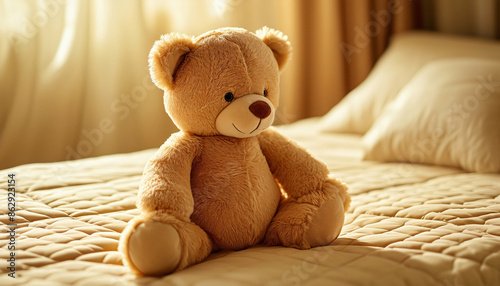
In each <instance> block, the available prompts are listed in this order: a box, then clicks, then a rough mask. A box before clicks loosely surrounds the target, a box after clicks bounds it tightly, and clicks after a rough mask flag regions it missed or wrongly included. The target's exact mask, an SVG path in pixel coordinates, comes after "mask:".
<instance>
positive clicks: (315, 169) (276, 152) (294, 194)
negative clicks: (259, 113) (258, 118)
mask: <svg viewBox="0 0 500 286" xmlns="http://www.w3.org/2000/svg"><path fill="white" fill-rule="evenodd" d="M258 139H259V143H260V147H261V149H262V153H263V154H264V156H265V157H266V159H267V163H268V165H269V168H270V169H271V172H272V173H273V175H274V177H275V178H276V180H277V181H278V182H279V183H280V184H281V186H282V187H283V190H284V191H285V193H286V194H287V195H288V198H291V199H295V200H299V199H300V201H302V202H307V203H313V204H315V205H317V204H321V203H322V200H321V199H320V198H324V195H325V194H323V183H324V181H325V179H326V178H327V176H328V173H329V171H328V168H327V167H326V165H325V164H324V163H323V162H321V161H319V160H318V159H316V158H315V157H314V156H313V155H311V154H310V153H309V152H308V151H306V150H305V149H304V148H302V147H300V146H299V145H297V143H295V142H294V141H292V140H290V139H289V138H287V137H285V136H283V135H281V134H280V133H279V132H278V131H276V129H274V128H269V129H267V130H266V131H264V132H263V133H261V134H259V135H258Z"/></svg>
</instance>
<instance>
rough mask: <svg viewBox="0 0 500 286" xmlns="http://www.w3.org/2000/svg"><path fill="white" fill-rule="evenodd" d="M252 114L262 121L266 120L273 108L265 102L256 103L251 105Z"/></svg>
mask: <svg viewBox="0 0 500 286" xmlns="http://www.w3.org/2000/svg"><path fill="white" fill-rule="evenodd" d="M249 109H250V112H252V114H253V115H255V116H257V117H258V118H260V119H264V118H266V117H268V116H269V114H271V107H269V105H268V104H267V103H266V102H265V101H261V100H259V101H256V102H254V103H252V104H250V107H249Z"/></svg>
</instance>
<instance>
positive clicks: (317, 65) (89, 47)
mask: <svg viewBox="0 0 500 286" xmlns="http://www.w3.org/2000/svg"><path fill="white" fill-rule="evenodd" d="M499 2H500V1H498V0H480V1H473V0H458V1H454V0H436V1H432V0H413V1H412V0H183V1H177V0H170V1H160V0H146V1H139V0H129V1H123V0H106V1H99V0H67V1H66V0H43V1H42V0H39V1H36V0H1V1H0V63H1V65H0V168H6V167H11V166H15V165H19V164H24V163H31V162H51V161H60V160H73V159H79V158H86V157H92V156H99V155H104V154H112V153H121V152H130V151H135V150H142V149H145V148H152V147H158V146H160V145H161V144H162V143H163V142H164V141H165V140H166V139H167V138H168V136H169V135H170V134H171V133H172V132H175V131H177V129H176V127H175V126H174V125H173V124H172V122H171V121H170V119H169V118H168V116H167V115H166V113H165V111H164V109H163V99H162V91H160V90H159V89H157V88H156V87H155V86H154V85H153V84H152V82H151V80H150V78H149V74H148V67H147V56H148V53H149V49H150V48H151V47H152V45H153V43H154V41H155V40H157V39H159V37H160V35H162V34H165V33H170V32H180V33H185V34H189V35H199V34H202V33H204V32H206V31H209V30H212V29H216V28H219V27H225V26H238V27H243V28H245V29H247V30H249V31H255V30H257V29H259V28H261V27H262V26H269V27H272V28H274V29H278V30H281V31H282V32H283V33H285V34H286V35H288V36H289V40H290V41H291V43H292V45H293V49H294V54H293V59H292V62H291V63H290V65H288V67H287V69H286V70H285V72H284V73H283V75H282V78H281V105H280V108H279V110H278V113H277V120H276V122H277V123H278V124H283V123H290V122H293V121H295V120H298V119H301V118H305V117H311V116H320V115H323V114H325V113H326V112H327V111H328V110H329V109H330V108H331V107H332V106H334V105H335V104H336V103H337V102H338V101H340V100H341V99H342V98H343V97H344V96H345V95H346V94H347V93H348V92H349V91H350V90H352V89H353V88H354V87H356V86H357V85H358V84H359V83H360V82H361V81H362V80H363V79H364V78H365V77H366V75H367V74H368V73H369V72H370V70H371V68H372V66H373V65H374V63H375V62H376V60H377V59H378V57H379V56H380V55H381V54H382V53H383V51H384V49H385V48H386V47H387V44H388V42H389V39H390V37H391V36H392V35H394V34H396V33H400V32H404V31H407V30H411V29H422V28H423V29H429V30H437V31H443V32H447V33H458V34H468V35H478V36H483V37H491V38H498V37H499V34H500V28H499V14H500V12H499V11H500V4H499ZM402 64H403V63H402Z"/></svg>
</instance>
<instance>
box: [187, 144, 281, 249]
mask: <svg viewBox="0 0 500 286" xmlns="http://www.w3.org/2000/svg"><path fill="white" fill-rule="evenodd" d="M208 140H210V141H209V142H208V143H209V144H208V145H206V147H205V148H204V149H203V151H202V154H201V156H200V158H199V160H196V161H195V162H194V164H193V169H192V172H191V188H192V192H193V198H194V211H193V214H192V215H191V220H192V221H193V222H194V223H196V224H197V225H199V226H200V227H201V228H203V229H204V230H205V231H206V232H207V233H208V234H209V235H210V236H211V238H212V240H213V241H214V243H215V246H216V247H217V248H219V249H234V250H236V249H242V248H246V247H249V246H252V245H254V244H256V243H258V242H259V241H261V240H262V239H263V238H264V235H265V233H266V230H267V227H268V225H269V223H270V222H271V220H272V218H273V217H274V214H275V213H276V209H277V207H278V204H279V200H280V190H279V188H278V186H277V184H276V181H275V180H274V178H273V175H272V174H271V171H270V170H269V166H268V165H267V162H266V158H265V157H264V155H263V154H262V151H261V150H260V146H259V143H258V141H257V139H256V138H248V139H241V140H236V142H234V141H227V140H226V141H225V140H217V137H215V138H210V139H207V141H208Z"/></svg>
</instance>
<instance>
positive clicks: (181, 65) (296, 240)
mask: <svg viewBox="0 0 500 286" xmlns="http://www.w3.org/2000/svg"><path fill="white" fill-rule="evenodd" d="M290 56H291V47H290V43H289V42H288V41H287V40H286V36H284V35H283V34H282V33H281V32H278V31H275V30H272V29H269V28H263V29H262V30H260V31H258V32H257V33H256V34H253V33H250V32H247V31H245V30H243V29H237V28H225V29H219V30H215V31H211V32H208V33H206V34H203V35H201V36H199V37H197V38H191V37H188V36H184V35H179V34H171V35H166V36H163V37H162V38H161V40H159V41H157V42H156V43H155V46H154V47H153V49H152V50H151V54H150V67H151V76H152V78H153V80H154V82H155V83H156V85H157V86H158V87H160V88H162V89H164V90H165V98H164V102H165V109H166V110H167V112H168V114H169V115H170V117H171V118H172V120H173V121H174V122H175V124H176V125H177V126H178V127H179V129H181V130H182V131H180V132H178V133H176V134H174V135H172V136H171V137H170V138H169V139H168V140H167V141H166V142H165V143H164V144H163V145H162V146H161V148H160V149H159V150H158V152H157V153H156V154H155V155H154V157H153V158H151V160H150V162H149V163H148V165H147V166H146V168H145V170H144V175H143V180H142V183H141V187H140V191H139V195H138V203H137V205H138V207H139V209H140V210H141V212H142V215H141V216H140V217H138V218H136V219H134V220H133V221H131V222H130V224H129V226H128V227H127V229H126V230H125V231H124V233H123V235H122V239H121V241H120V251H121V252H122V253H123V255H124V260H125V262H126V264H127V265H129V267H130V268H131V269H132V271H134V272H135V273H137V274H147V275H151V274H155V275H157V274H166V273H156V272H155V271H153V270H151V271H149V270H148V269H147V267H142V269H141V265H140V264H141V261H140V259H138V258H135V259H134V258H133V257H131V256H130V254H129V252H130V248H131V247H135V248H139V250H142V249H143V250H144V251H150V252H151V256H154V255H155V250H154V247H156V246H154V245H153V246H151V244H152V243H148V244H149V245H144V246H143V245H132V244H131V243H130V241H131V240H130V237H131V236H133V235H137V236H138V237H139V238H140V235H141V234H140V233H138V232H137V231H136V229H137V227H138V226H139V225H141V224H143V223H147V222H151V221H156V222H161V223H164V224H168V225H171V226H173V227H174V229H175V231H177V234H176V235H178V237H179V240H180V242H181V243H180V248H181V256H180V258H179V261H178V263H177V264H174V265H166V266H165V267H166V268H165V269H172V270H174V271H175V270H180V269H183V268H185V267H187V266H189V265H192V264H194V263H198V262H200V261H202V260H203V259H204V258H206V257H207V256H208V255H209V254H210V252H212V251H215V250H218V249H233V250H238V249H243V248H246V247H250V246H253V245H255V244H257V243H259V242H265V243H267V244H268V245H283V246H291V247H296V248H300V249H307V248H309V247H311V244H312V243H311V242H310V241H309V240H308V239H307V237H310V236H314V237H317V238H318V239H320V240H321V239H324V240H329V241H325V242H324V244H327V243H329V242H331V240H332V239H334V238H335V237H336V235H338V233H337V234H332V233H328V231H327V230H328V229H329V228H328V227H326V228H323V226H324V225H325V223H326V224H330V223H331V224H337V225H339V224H340V227H341V224H342V223H343V211H347V209H348V207H349V202H350V199H349V196H348V194H347V187H346V186H345V185H344V184H343V183H342V182H341V181H339V180H337V179H335V178H331V177H329V171H328V169H327V167H326V166H325V165H324V164H323V163H322V162H320V161H318V160H317V159H315V158H314V157H313V156H312V155H311V154H309V153H308V152H307V151H305V150H304V149H302V148H301V147H299V146H298V145H297V144H295V143H294V142H292V141H291V140H289V139H287V138H286V137H284V136H282V135H281V134H279V133H278V132H277V131H276V130H275V129H273V128H269V129H267V130H265V131H264V132H262V133H260V134H259V135H257V136H253V137H249V138H235V137H228V136H223V135H221V134H219V132H218V131H217V128H216V127H215V121H216V119H217V116H218V115H219V114H220V112H221V111H222V110H223V109H224V108H226V107H227V106H229V104H230V103H229V102H227V101H226V100H224V95H225V94H226V93H227V92H232V93H233V94H234V97H235V99H238V98H239V97H242V96H245V95H247V94H263V90H264V89H266V90H267V96H266V98H267V99H268V100H269V101H270V102H271V103H272V105H273V108H277V105H278V99H279V88H278V85H279V73H280V71H281V70H282V69H283V67H284V65H285V64H286V63H287V62H288V60H289V59H290ZM335 201H338V202H340V205H339V206H342V205H343V206H344V209H343V210H341V213H342V217H341V218H340V217H336V216H334V215H330V214H333V212H332V211H334V210H331V209H327V208H326V207H324V206H326V205H327V204H325V202H335ZM328 205H329V206H331V205H335V204H328ZM322 207H323V208H322ZM337 211H338V209H337ZM320 214H321V215H320ZM313 221H314V222H315V223H314V224H312V222H313ZM313 225H314V226H313ZM318 225H319V226H318ZM175 231H172V232H174V233H175ZM330 232H331V231H330ZM147 239H148V241H151V237H148V238H147ZM154 239H155V240H156V241H158V245H159V246H158V247H168V246H169V241H168V240H167V239H165V238H162V237H157V238H156V237H155V238H154ZM144 240H146V238H144ZM158 261H159V263H161V258H159V260H158ZM169 271H170V270H169ZM169 271H166V272H169Z"/></svg>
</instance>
